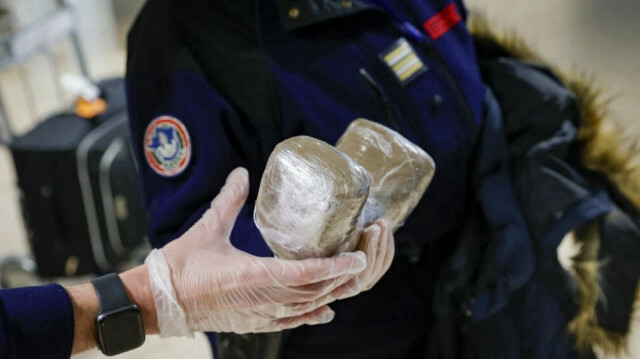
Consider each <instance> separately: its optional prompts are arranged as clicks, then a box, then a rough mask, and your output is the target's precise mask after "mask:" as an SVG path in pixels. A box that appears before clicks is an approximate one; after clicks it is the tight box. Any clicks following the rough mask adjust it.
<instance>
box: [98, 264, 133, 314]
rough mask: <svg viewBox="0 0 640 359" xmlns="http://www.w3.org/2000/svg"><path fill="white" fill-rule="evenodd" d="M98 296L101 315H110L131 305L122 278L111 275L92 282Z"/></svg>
mask: <svg viewBox="0 0 640 359" xmlns="http://www.w3.org/2000/svg"><path fill="white" fill-rule="evenodd" d="M91 283H92V284H93V287H94V288H95V290H96V294H97V295H98V303H100V313H108V312H111V311H113V310H116V309H118V308H121V307H125V306H127V305H130V304H131V301H130V300H129V296H128V295H127V290H126V289H125V288H124V284H122V280H121V279H120V276H119V275H117V274H115V273H111V274H107V275H104V276H102V277H98V278H95V279H94V280H92V281H91Z"/></svg>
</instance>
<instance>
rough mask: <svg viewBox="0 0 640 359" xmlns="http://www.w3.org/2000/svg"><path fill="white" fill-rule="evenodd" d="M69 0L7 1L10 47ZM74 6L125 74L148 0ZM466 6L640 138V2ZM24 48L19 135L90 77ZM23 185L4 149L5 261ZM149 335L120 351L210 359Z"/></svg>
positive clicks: (520, 0) (14, 81) (0, 56)
mask: <svg viewBox="0 0 640 359" xmlns="http://www.w3.org/2000/svg"><path fill="white" fill-rule="evenodd" d="M60 3H61V2H60V1H57V0H0V38H2V39H4V41H5V42H3V44H4V43H6V40H7V38H8V37H9V36H11V34H12V33H13V32H14V31H15V30H16V29H23V28H26V27H29V26H31V25H32V24H35V23H38V22H39V21H42V19H43V18H46V17H47V16H50V15H51V14H52V13H55V11H56V9H58V6H59V4H60ZM68 3H69V5H71V7H70V9H71V11H72V18H71V20H70V21H72V22H73V24H74V25H75V26H76V27H77V32H76V34H77V42H78V45H79V47H80V49H81V54H82V56H83V57H84V60H85V61H84V62H85V63H86V69H85V70H86V72H87V73H88V75H89V76H90V78H91V79H93V80H100V79H105V78H109V77H114V76H122V75H123V74H124V65H125V58H126V34H127V31H128V29H129V27H130V26H131V24H132V22H133V20H134V18H135V16H136V14H137V12H138V11H139V9H140V8H141V7H142V5H143V3H144V1H143V0H76V1H69V2H68ZM466 4H467V6H468V7H469V8H470V9H472V10H474V11H479V12H482V13H484V14H485V15H486V16H487V17H488V19H489V20H490V22H491V24H492V25H494V26H495V27H496V28H497V29H499V30H504V31H516V32H517V33H519V34H520V36H522V37H523V38H524V39H526V40H527V41H528V42H529V44H530V45H532V46H533V47H534V48H536V49H538V51H539V52H540V54H541V55H542V56H543V57H544V58H546V59H548V60H549V61H550V62H551V63H553V64H555V65H557V66H558V67H559V68H560V69H562V70H564V71H587V72H589V73H591V74H592V75H593V76H594V77H593V78H594V80H595V82H596V83H597V84H598V85H599V86H601V87H603V89H604V90H605V93H606V94H607V95H608V96H609V97H610V98H611V99H612V100H613V101H612V103H611V113H612V115H613V116H614V117H615V118H616V119H618V121H620V123H621V124H622V125H623V126H624V128H625V131H628V132H629V133H630V134H633V135H640V124H639V122H638V120H637V119H638V117H639V116H638V114H637V110H638V109H639V108H640V105H638V102H639V101H640V71H639V70H640V21H638V19H639V18H640V1H637V0H612V1H605V0H560V1H558V0H537V1H530V0H467V1H466ZM56 21H57V23H56V22H53V25H49V26H51V28H48V29H46V31H45V32H46V33H38V32H36V33H35V35H33V36H31V37H30V38H29V39H31V41H35V42H37V41H38V37H46V36H47V35H48V36H49V37H52V38H53V37H55V32H56V29H57V28H59V27H64V26H66V24H65V21H69V20H68V19H65V18H61V19H58V20H56ZM23 43H24V42H23ZM19 47H20V46H18V48H19ZM25 48H26V49H23V50H22V51H23V54H21V53H20V51H14V52H13V53H12V52H11V51H8V50H7V48H5V47H2V48H0V70H1V71H0V99H1V100H2V103H3V105H4V106H3V107H4V112H5V115H6V117H7V118H9V119H10V121H11V125H12V129H13V131H14V132H15V133H16V134H21V133H24V132H25V131H26V130H28V129H30V128H32V127H33V126H34V125H35V124H36V123H37V121H39V120H41V119H43V118H44V117H46V116H48V115H50V114H51V113H54V112H57V111H61V110H63V109H67V108H69V106H70V104H71V103H72V100H73V95H71V94H69V93H65V92H64V91H61V89H60V88H59V86H58V83H57V81H58V79H57V76H56V75H55V73H57V72H58V73H59V72H70V73H82V68H81V64H80V62H79V61H78V59H77V57H76V56H74V43H73V40H72V39H68V38H65V39H62V40H61V41H56V42H55V44H54V45H53V46H52V47H51V48H50V51H48V53H47V54H46V55H45V54H39V53H37V54H36V55H34V56H28V57H27V56H26V54H27V53H28V52H30V49H29V46H26V47H25ZM14 50H15V49H14ZM18 50H20V49H18ZM36 50H37V49H36ZM34 51H35V50H34ZM36 52H37V51H36ZM22 55H25V56H22ZM22 57H24V58H22ZM0 130H1V128H0ZM15 182H16V177H15V171H14V167H13V162H12V159H11V156H10V153H9V151H8V150H7V149H6V147H4V146H0V259H2V258H6V257H9V256H16V257H20V256H26V255H28V254H29V248H28V245H27V239H26V238H27V234H26V233H25V227H24V223H23V220H22V217H21V215H20V207H19V194H18V193H17V190H16V183H15ZM637 327H638V325H635V327H634V328H637ZM634 330H635V329H634ZM635 338H640V336H638V335H635V336H634V340H632V342H631V343H630V344H631V345H630V352H629V353H627V354H624V355H621V356H620V358H637V357H640V339H635ZM147 341H148V342H147V343H146V344H145V345H144V346H143V347H142V348H140V349H138V350H135V351H133V352H130V353H126V354H123V355H120V356H118V357H120V358H139V357H145V358H173V357H178V356H187V357H190V358H208V357H210V352H209V349H208V345H207V344H206V342H205V340H204V339H203V336H197V337H196V338H195V339H172V340H163V341H159V340H158V339H157V338H155V337H149V338H148V339H147ZM100 357H102V355H101V354H99V353H98V352H96V351H91V352H87V353H83V354H81V355H77V356H75V357H74V358H76V359H78V358H84V359H91V358H100Z"/></svg>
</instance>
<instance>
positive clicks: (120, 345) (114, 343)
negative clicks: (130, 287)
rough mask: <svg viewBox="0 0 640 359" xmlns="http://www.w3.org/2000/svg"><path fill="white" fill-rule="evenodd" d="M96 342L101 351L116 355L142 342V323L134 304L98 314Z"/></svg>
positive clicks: (138, 310)
mask: <svg viewBox="0 0 640 359" xmlns="http://www.w3.org/2000/svg"><path fill="white" fill-rule="evenodd" d="M96 322H97V331H98V343H99V344H100V349H101V350H102V352H103V353H105V354H107V355H116V354H120V353H123V352H126V351H128V350H131V349H135V348H137V347H139V346H140V345H142V343H144V338H145V337H144V325H143V323H142V315H141V314H140V309H138V307H137V306H136V305H133V304H132V305H131V306H129V307H124V308H119V309H117V310H114V311H111V312H107V313H104V314H100V315H99V316H98V318H97V319H96Z"/></svg>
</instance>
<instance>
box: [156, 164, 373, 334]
mask: <svg viewBox="0 0 640 359" xmlns="http://www.w3.org/2000/svg"><path fill="white" fill-rule="evenodd" d="M247 192H248V175H247V172H246V170H244V169H236V170H234V171H233V172H232V173H231V174H230V175H229V177H228V178H227V182H226V184H225V186H224V187H223V188H222V190H221V191H220V194H218V196H217V197H216V198H215V199H214V200H213V202H212V204H211V208H210V209H209V210H208V211H207V212H206V213H205V214H204V215H203V217H202V218H201V219H200V220H199V221H198V222H197V223H196V224H195V225H194V226H193V227H192V228H191V229H189V230H188V231H187V232H186V233H185V234H184V235H183V236H182V237H180V238H179V239H177V240H174V241H172V242H171V243H169V244H167V245H166V246H165V247H164V248H163V249H162V250H156V251H154V252H152V253H151V254H150V255H149V257H148V258H147V260H146V261H145V263H146V264H147V267H148V270H149V278H150V281H151V286H152V291H153V294H154V302H155V304H156V311H157V316H158V327H159V328H160V336H161V337H166V336H184V335H191V333H192V332H193V331H216V332H236V333H247V332H269V331H279V330H283V329H287V328H293V327H297V326H300V325H302V324H320V323H326V322H328V321H330V320H331V319H333V316H334V312H333V311H332V310H331V309H329V307H328V306H327V304H328V303H331V302H333V301H334V300H337V299H340V298H345V297H348V296H352V295H355V294H356V293H358V292H359V291H360V287H359V286H358V283H359V282H360V281H359V280H358V281H356V279H355V276H356V275H358V274H360V273H361V272H362V271H363V269H364V268H365V266H366V259H365V256H364V254H363V253H362V252H355V253H348V254H343V255H340V256H337V257H334V258H322V259H308V260H300V261H293V260H281V259H276V258H260V257H255V256H252V255H249V254H247V253H246V252H243V251H240V250H238V249H236V248H235V247H233V246H232V245H231V243H230V241H229V235H230V233H231V229H232V228H233V224H234V221H235V219H236V217H237V215H238V213H239V211H240V209H241V208H242V206H243V204H244V201H245V199H246V196H247Z"/></svg>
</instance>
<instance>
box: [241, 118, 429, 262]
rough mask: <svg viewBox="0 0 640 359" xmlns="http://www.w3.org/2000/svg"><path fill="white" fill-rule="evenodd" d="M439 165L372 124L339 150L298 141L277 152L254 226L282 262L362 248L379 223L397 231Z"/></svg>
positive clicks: (360, 126) (354, 128)
mask: <svg viewBox="0 0 640 359" xmlns="http://www.w3.org/2000/svg"><path fill="white" fill-rule="evenodd" d="M434 171H435V165H434V162H433V159H432V158H431V157H430V156H429V155H428V154H427V153H426V152H425V151H423V150H422V149H421V148H419V147H418V146H416V145H414V144H413V143H411V142H410V141H409V140H407V139H406V138H404V137H403V136H401V135H400V134H398V133H397V132H395V131H393V130H391V129H389V128H387V127H385V126H383V125H380V124H377V123H375V122H371V121H368V120H364V119H357V120H355V121H354V122H352V123H351V124H350V125H349V127H348V128H347V130H346V131H345V133H344V134H343V135H342V137H340V139H339V140H338V143H337V144H336V146H335V147H333V146H331V145H329V144H327V143H325V142H322V141H320V140H317V139H314V138H311V137H307V136H297V137H292V138H290V139H287V140H285V141H283V142H281V143H280V144H278V145H277V146H276V148H275V149H274V151H273V152H272V153H271V156H270V157H269V160H268V162H267V166H266V168H265V171H264V173H263V175H262V179H261V182H260V189H259V192H258V198H257V200H256V207H255V211H254V221H255V223H256V226H257V227H258V229H259V230H260V233H261V234H262V236H263V238H264V240H265V241H266V243H267V245H268V246H269V248H271V250H272V251H273V252H274V254H275V255H276V256H278V257H280V258H286V259H302V258H314V257H326V256H332V255H334V254H337V253H340V252H345V251H351V250H353V249H355V248H356V246H357V244H358V240H359V238H360V233H361V230H362V229H363V227H364V226H366V225H367V224H369V223H371V222H373V221H375V220H376V219H378V218H384V219H386V220H387V221H388V222H389V224H390V226H391V228H393V230H394V231H395V230H396V229H398V228H399V227H400V226H402V224H403V223H404V221H405V219H406V218H407V216H409V214H410V213H411V211H413V209H414V208H415V206H416V205H417V203H418V201H419V200H420V198H421V197H422V195H423V194H424V191H425V190H426V188H427V186H428V185H429V183H430V182H431V179H432V178H433V175H434Z"/></svg>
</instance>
